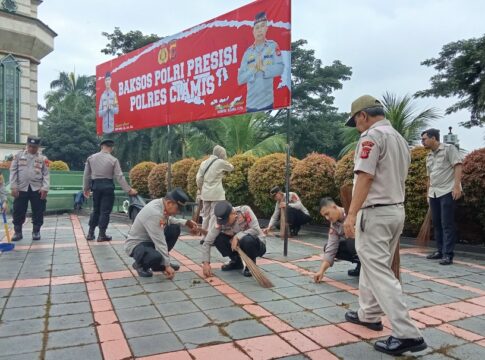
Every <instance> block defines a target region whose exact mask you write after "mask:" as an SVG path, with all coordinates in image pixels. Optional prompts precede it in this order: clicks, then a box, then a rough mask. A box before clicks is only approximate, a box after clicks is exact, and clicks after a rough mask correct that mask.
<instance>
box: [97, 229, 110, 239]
mask: <svg viewBox="0 0 485 360" xmlns="http://www.w3.org/2000/svg"><path fill="white" fill-rule="evenodd" d="M96 241H97V242H103V241H111V236H109V235H106V229H99V234H98V238H97V239H96Z"/></svg>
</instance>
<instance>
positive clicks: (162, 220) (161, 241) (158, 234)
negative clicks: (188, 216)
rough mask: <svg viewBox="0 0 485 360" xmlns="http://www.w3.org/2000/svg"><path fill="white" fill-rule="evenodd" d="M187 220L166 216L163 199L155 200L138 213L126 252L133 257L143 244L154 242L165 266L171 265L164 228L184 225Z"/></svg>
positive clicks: (128, 239)
mask: <svg viewBox="0 0 485 360" xmlns="http://www.w3.org/2000/svg"><path fill="white" fill-rule="evenodd" d="M186 222H187V220H185V219H177V218H175V217H172V216H168V215H167V214H165V207H164V205H163V198H162V199H154V200H152V201H150V202H149V203H148V204H146V205H145V206H144V207H143V209H141V211H140V212H139V213H138V215H137V216H136V218H135V221H134V223H133V225H132V226H131V228H130V231H129V232H128V237H127V238H126V242H125V251H126V253H127V254H128V256H131V253H132V252H133V249H134V248H135V247H136V246H137V245H138V244H141V243H143V242H147V241H152V242H153V244H154V245H155V250H157V251H158V252H159V253H160V254H161V255H162V257H163V264H165V265H168V264H170V255H169V254H168V246H167V240H166V239H165V233H164V232H163V231H164V227H165V226H166V225H167V224H180V225H183V224H185V223H186Z"/></svg>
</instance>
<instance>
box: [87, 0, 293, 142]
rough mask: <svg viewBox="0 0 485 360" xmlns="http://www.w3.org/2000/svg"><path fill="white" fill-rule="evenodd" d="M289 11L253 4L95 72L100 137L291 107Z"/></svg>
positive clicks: (278, 3) (266, 1)
mask: <svg viewBox="0 0 485 360" xmlns="http://www.w3.org/2000/svg"><path fill="white" fill-rule="evenodd" d="M290 9H291V4H290V0H259V1H255V2H253V3H250V4H248V5H246V6H243V7H241V8H239V9H236V10H234V11H231V12H229V13H227V14H225V15H221V16H219V17H217V18H215V19H212V20H209V21H207V22H205V23H203V24H200V25H197V26H195V27H193V28H190V29H188V30H185V31H182V32H181V33H178V34H176V35H173V36H167V37H165V38H163V39H161V40H159V41H156V42H154V43H152V44H149V45H147V46H145V47H143V48H141V49H138V50H135V51H133V52H130V53H128V54H125V55H123V56H120V57H118V58H116V59H113V60H110V61H108V62H105V63H103V64H100V65H98V66H97V67H96V113H97V133H98V134H103V133H104V134H107V133H113V132H123V131H132V130H139V129H144V128H150V127H158V126H165V125H171V124H180V123H184V122H192V121H198V120H205V119H213V118H217V117H224V116H232V115H238V114H244V113H247V112H254V111H262V110H270V109H278V108H284V107H288V106H290V101H291V89H290V88H291V22H290V21H291V13H290ZM160 33H163V30H162V29H161V31H160Z"/></svg>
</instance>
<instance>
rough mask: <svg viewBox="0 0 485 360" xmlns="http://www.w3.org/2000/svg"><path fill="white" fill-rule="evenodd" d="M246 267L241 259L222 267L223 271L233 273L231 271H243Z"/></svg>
mask: <svg viewBox="0 0 485 360" xmlns="http://www.w3.org/2000/svg"><path fill="white" fill-rule="evenodd" d="M243 267H244V265H243V263H242V261H241V259H240V258H238V259H237V260H231V261H229V262H228V263H227V264H224V265H222V266H221V270H222V271H231V270H241V269H242V268H243Z"/></svg>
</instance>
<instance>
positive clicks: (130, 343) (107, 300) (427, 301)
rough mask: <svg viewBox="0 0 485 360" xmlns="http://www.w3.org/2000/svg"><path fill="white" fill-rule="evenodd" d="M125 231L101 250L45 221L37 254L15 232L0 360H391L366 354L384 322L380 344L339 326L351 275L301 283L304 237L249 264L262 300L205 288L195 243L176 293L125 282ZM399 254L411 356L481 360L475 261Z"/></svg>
mask: <svg viewBox="0 0 485 360" xmlns="http://www.w3.org/2000/svg"><path fill="white" fill-rule="evenodd" d="M29 227H30V225H29V224H26V226H25V230H27V229H29ZM128 229H129V225H128V224H124V223H122V222H117V223H114V224H113V225H112V226H111V227H110V230H111V234H112V235H113V236H114V240H113V241H112V242H111V243H101V244H97V243H88V242H87V241H86V240H85V239H84V232H85V231H87V218H86V217H83V216H80V217H78V216H76V215H71V216H69V215H63V216H61V215H60V216H50V217H47V218H46V223H45V225H44V228H43V231H42V240H41V241H40V242H36V243H32V241H31V239H30V234H29V232H28V231H25V235H26V236H25V239H24V240H23V241H21V242H19V243H17V245H16V249H15V251H12V252H7V253H3V254H0V359H2V360H3V359H9V360H18V359H29V360H30V359H49V360H50V359H82V360H86V359H89V360H94V359H130V358H142V359H158V360H165V359H166V360H189V359H197V360H198V359H201V360H202V359H207V360H218V359H224V360H227V359H229V360H238V359H292V360H297V359H318V360H324V359H339V358H340V359H359V360H364V359H390V358H392V357H389V356H385V355H381V354H379V353H377V352H375V351H374V350H373V348H372V344H373V342H374V341H375V340H376V339H379V338H383V337H385V336H387V335H389V334H390V329H389V328H388V326H389V323H388V322H387V321H385V325H386V327H385V329H384V330H383V331H381V332H374V331H370V330H366V329H362V328H361V327H359V326H356V325H353V324H350V323H346V322H344V313H345V311H346V310H347V309H349V308H351V309H356V308H357V296H358V290H357V288H358V280H357V279H355V278H349V277H348V276H347V270H348V269H349V267H350V265H349V264H346V263H336V264H335V266H334V267H333V268H332V269H330V271H329V272H328V278H327V279H326V282H325V283H322V284H314V283H313V282H312V279H311V278H310V277H309V275H310V272H311V271H314V270H316V269H317V268H318V266H319V265H320V258H319V256H318V254H319V253H320V249H321V246H322V242H323V240H322V238H317V237H315V236H312V235H311V234H305V233H304V232H303V233H302V236H301V237H299V238H298V240H292V241H291V242H290V245H289V249H290V256H289V257H288V259H284V258H283V256H282V255H281V254H282V248H283V246H282V242H281V240H280V239H278V238H269V239H268V253H267V255H266V258H265V259H262V260H261V261H258V264H259V265H260V266H261V268H263V269H264V270H266V273H267V275H268V277H269V278H270V279H271V280H272V282H273V283H274V285H275V287H274V288H272V289H263V288H261V287H259V286H258V284H257V283H256V282H255V280H254V279H251V278H245V277H243V276H242V275H241V274H239V273H235V272H231V273H222V272H221V271H220V270H215V275H216V276H215V277H213V278H211V279H209V280H207V281H206V280H204V279H203V278H202V277H201V267H200V266H199V264H200V250H199V247H200V246H199V239H197V238H194V237H190V236H183V237H182V238H181V240H180V241H179V242H178V243H177V245H176V247H175V249H174V250H175V251H173V253H172V254H173V256H174V257H175V258H176V259H177V260H178V261H179V262H180V264H181V265H182V266H181V269H180V271H179V272H178V273H177V275H176V277H175V279H174V281H167V280H166V279H165V278H164V277H163V275H161V274H156V275H155V276H154V277H153V278H150V279H140V278H138V277H135V276H134V273H133V270H132V269H131V263H132V259H130V258H129V257H127V256H126V255H125V253H124V251H123V239H124V234H126V233H127V232H128ZM0 236H3V234H1V235H0ZM401 254H402V257H401V261H402V270H403V282H404V290H405V292H406V302H407V304H408V306H409V307H410V308H411V309H412V311H411V315H412V317H413V319H415V321H416V323H417V324H418V326H419V327H420V328H422V329H423V334H424V336H425V338H426V341H427V342H428V344H429V346H430V347H429V348H428V349H427V350H426V351H424V352H422V353H417V354H415V356H416V357H423V358H425V359H426V360H428V359H432V360H435V359H450V358H451V359H484V358H485V274H484V270H485V266H483V265H484V262H483V258H482V260H481V261H479V260H472V259H467V258H465V257H459V259H460V260H461V261H456V264H455V265H453V266H448V267H443V266H439V265H438V264H437V263H434V262H430V261H429V260H425V259H424V257H423V254H422V253H420V251H419V249H416V248H405V249H403V250H402V251H401ZM213 256H215V259H216V260H215V261H219V262H220V263H222V262H223V261H224V259H222V258H218V257H217V251H216V250H215V249H214V250H213ZM214 267H216V268H219V265H215V266H214ZM407 358H413V357H407Z"/></svg>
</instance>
